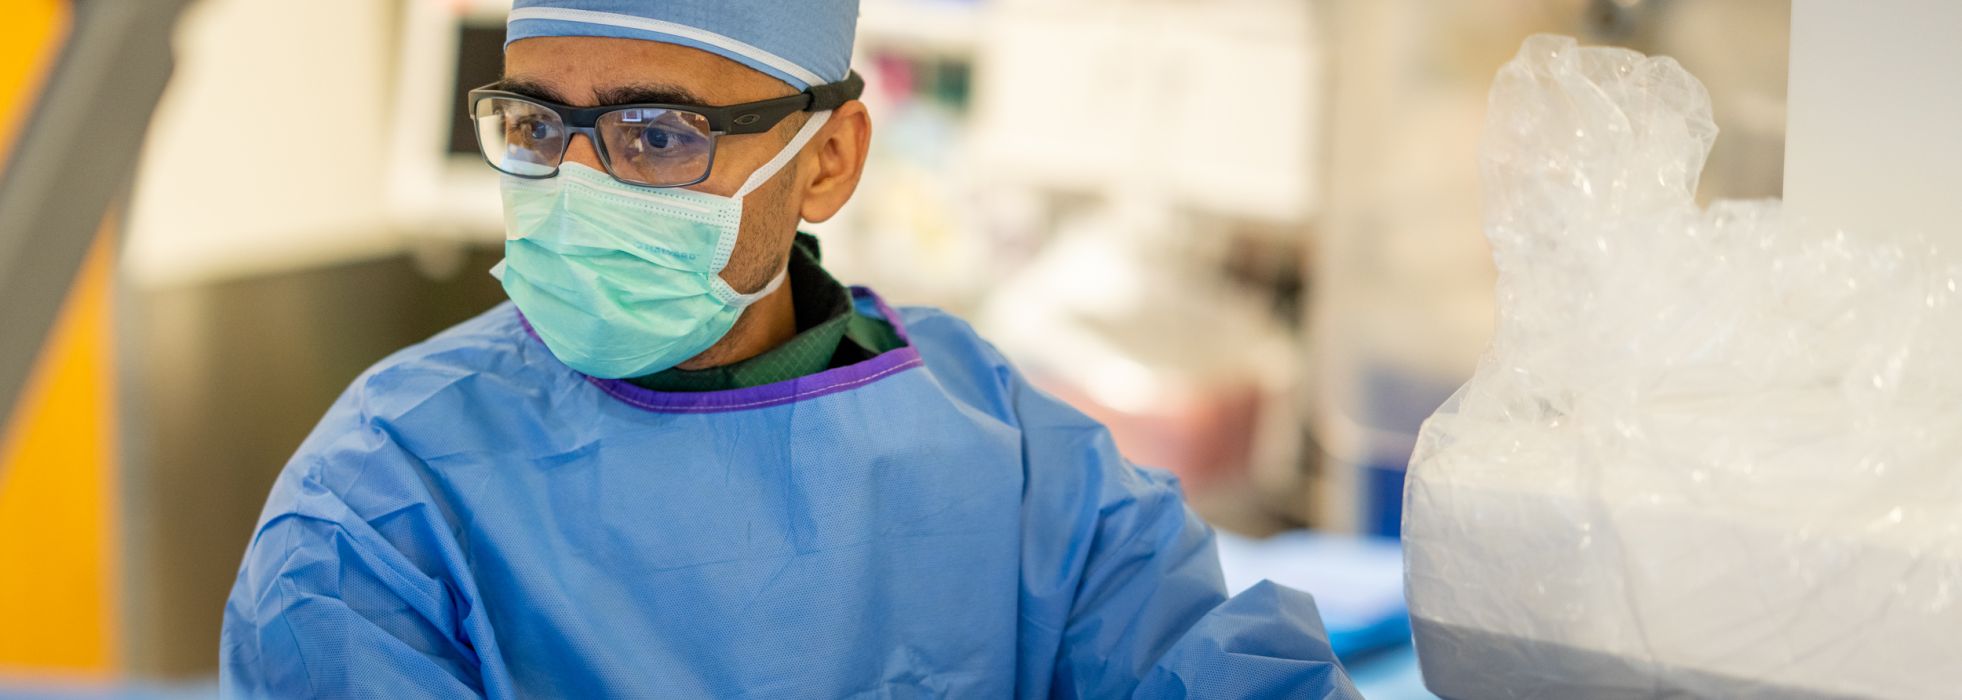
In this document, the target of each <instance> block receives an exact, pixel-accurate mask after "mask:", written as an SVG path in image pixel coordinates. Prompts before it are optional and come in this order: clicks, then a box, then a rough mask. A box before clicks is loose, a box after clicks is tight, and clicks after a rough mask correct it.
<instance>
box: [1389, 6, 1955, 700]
mask: <svg viewBox="0 0 1962 700" xmlns="http://www.w3.org/2000/svg"><path fill="white" fill-rule="evenodd" d="M1715 138H1716V127H1715V126H1714V124H1713V123H1712V121H1711V115H1710V102H1709V96H1708V95H1707V93H1705V91H1704V90H1703V87H1702V85H1701V84H1700V83H1698V82H1697V81H1696V79H1695V78H1693V77H1691V76H1690V75H1689V74H1688V73H1687V72H1686V71H1684V70H1683V69H1682V67H1681V66H1679V65H1678V64H1677V63H1676V62H1675V61H1673V60H1671V59H1668V58H1649V57H1645V56H1643V55H1641V54H1638V53H1635V52H1632V51H1627V50H1623V49H1612V48H1594V47H1588V48H1581V47H1577V46H1576V45H1575V43H1574V42H1573V40H1571V39H1565V38H1560V37H1549V36H1540V37H1534V38H1532V39H1530V40H1528V41H1527V42H1526V44H1525V46H1524V47H1523V48H1522V49H1521V50H1520V52H1519V54H1518V56H1517V57H1515V58H1514V59H1513V61H1512V62H1511V63H1509V64H1508V65H1507V66H1506V67H1505V68H1504V69H1503V70H1502V71H1501V72H1500V74H1499V76H1498V78H1497V80H1496V82H1495V83H1494V86H1493V89H1492V99H1491V110H1490V112H1489V114H1488V117H1487V125H1486V133H1485V142H1484V150H1483V154H1482V156H1481V167H1482V174H1483V177H1484V181H1485V188H1486V192H1485V197H1486V232H1487V236H1488V237H1489V238H1490V239H1491V242H1492V248H1493V256H1494V258H1495V260H1496V262H1497V266H1498V270H1499V275H1500V279H1499V284H1498V292H1499V305H1500V318H1499V327H1498V332H1497V335H1496V337H1495V339H1494V341H1493V344H1492V346H1491V347H1490V349H1489V350H1488V352H1487V354H1486V356H1485V358H1484V360H1483V361H1482V362H1481V365H1480V367H1479V369H1478V372H1477V373H1476V375H1475V376H1474V377H1473V379H1472V380H1471V381H1470V382H1469V383H1468V384H1466V385H1465V386H1464V387H1463V388H1462V389H1460V390H1459V392H1458V393H1457V395H1456V396H1455V397H1454V398H1453V399H1452V400H1451V401H1450V402H1448V403H1446V404H1445V406H1444V407H1443V408H1442V409H1440V410H1439V411H1438V413H1437V414H1436V415H1434V416H1433V417H1432V418H1431V419H1430V421H1429V422H1428V423H1426V425H1425V427H1424V431H1423V434H1422V437H1421V438H1420V440H1419V445H1418V448H1417V453H1416V455H1415V457H1414V459H1413V466H1412V471H1411V474H1410V481H1409V487H1408V493H1407V497H1406V516H1405V520H1404V536H1405V552H1406V560H1407V565H1408V576H1407V586H1408V595H1409V599H1410V604H1411V612H1412V616H1413V624H1414V627H1415V630H1416V636H1417V642H1418V651H1419V656H1420V658H1421V659H1422V662H1423V666H1424V674H1425V677H1426V682H1427V683H1428V684H1429V685H1430V687H1431V689H1432V690H1434V691H1436V692H1438V693H1439V694H1441V695H1444V696H1447V697H1454V698H1481V697H1538V698H1552V697H1560V698H1565V697H1656V696H1671V697H1678V696H1682V695H1685V694H1687V695H1691V696H1701V697H1809V696H1824V697H1836V696H1846V695H1855V696H1880V697H1935V696H1948V695H1951V694H1953V693H1954V692H1956V689H1958V688H1962V633H1958V632H1957V631H1958V630H1962V470H1958V469H1957V466H1958V462H1962V362H1958V361H1957V349H1958V348H1962V293H1958V291H1957V287H1958V284H1962V261H1959V260H1958V258H1957V256H1956V255H1955V254H1954V252H1953V251H1952V250H1943V249H1939V248H1938V247H1936V246H1934V245H1931V244H1930V243H1928V242H1927V241H1926V240H1925V239H1920V238H1914V237H1908V236H1892V237H1890V236H1888V235H1885V234H1884V233H1881V232H1844V231H1836V230H1826V229H1823V228H1820V227H1814V226H1808V225H1806V224H1805V223H1804V222H1802V221H1795V220H1793V219H1792V217H1789V216H1787V215H1786V214H1784V213H1783V211H1782V209H1781V206H1780V204H1779V203H1778V202H1776V201H1755V202H1718V203H1716V204H1714V205H1712V206H1711V207H1710V208H1708V209H1707V210H1706V209H1701V208H1699V207H1698V206H1697V205H1696V204H1695V201H1694V198H1693V193H1694V192H1695V189H1696V183H1697V177H1698V174H1699V172H1700V171H1701V169H1702V167H1703V162H1704V158H1705V156H1706V155H1707V153H1708V151H1709V148H1710V145H1711V143H1712V142H1713V140H1714V139H1715Z"/></svg>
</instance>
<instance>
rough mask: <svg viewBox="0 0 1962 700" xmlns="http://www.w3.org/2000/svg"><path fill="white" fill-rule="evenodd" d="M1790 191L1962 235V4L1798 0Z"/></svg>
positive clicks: (1851, 214)
mask: <svg viewBox="0 0 1962 700" xmlns="http://www.w3.org/2000/svg"><path fill="white" fill-rule="evenodd" d="M1791 65H1792V72H1791V85H1790V98H1789V99H1790V105H1791V107H1790V109H1791V112H1790V116H1789V117H1788V119H1789V121H1788V122H1787V127H1786V134H1787V137H1786V142H1785V153H1786V155H1785V200H1786V201H1787V202H1788V203H1789V205H1790V207H1791V209H1792V210H1793V211H1794V212H1797V213H1799V214H1801V215H1803V216H1806V217H1808V218H1810V219H1813V220H1816V221H1819V222H1820V223H1824V224H1826V225H1831V226H1838V227H1842V228H1848V229H1852V230H1857V231H1872V232H1877V233H1878V232H1885V233H1908V232H1919V233H1923V234H1929V235H1938V236H1947V237H1948V238H1949V240H1951V241H1956V242H1962V196H1958V194H1957V192H1956V188H1957V187H1958V186H1962V77H1958V73H1962V2H1955V0H1863V1H1862V2H1845V1H1844V0H1796V2H1795V3H1794V4H1793V6H1792V62H1791Z"/></svg>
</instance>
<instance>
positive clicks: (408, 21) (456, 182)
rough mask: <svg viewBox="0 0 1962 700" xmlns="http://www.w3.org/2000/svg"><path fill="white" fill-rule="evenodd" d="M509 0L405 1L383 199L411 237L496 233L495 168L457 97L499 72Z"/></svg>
mask: <svg viewBox="0 0 1962 700" xmlns="http://www.w3.org/2000/svg"><path fill="white" fill-rule="evenodd" d="M510 9H511V3H510V0H454V1H451V2H434V1H432V0H420V1H417V2H406V3H403V4H402V21H401V25H400V26H401V28H402V31H401V40H400V44H399V46H398V52H399V55H400V57H401V61H400V69H401V74H400V75H399V76H398V80H397V83H396V92H395V105H394V110H393V112H394V120H393V124H392V129H393V130H394V135H393V144H394V145H393V148H391V149H390V156H389V157H390V160H391V163H390V168H389V207H390V214H391V217H392V218H393V219H394V223H395V224H396V225H397V226H399V227H400V228H401V230H403V231H404V232H405V233H406V234H407V235H408V236H410V237H421V238H445V239H455V240H462V241H484V242H490V241H496V240H500V239H501V238H502V233H501V232H502V230H503V225H502V222H501V220H500V218H499V217H500V214H499V207H498V204H497V174H496V173H495V172H494V171H492V170H491V169H490V168H488V167H485V165H484V162H483V158H482V157H481V156H480V155H478V152H477V141H476V136H475V134H473V133H472V132H471V128H470V124H469V121H468V119H466V115H465V113H464V96H465V94H466V93H468V92H469V91H470V90H472V89H474V88H476V87H479V86H482V85H484V84H486V83H491V82H494V81H496V80H497V79H498V77H499V76H500V75H501V74H502V72H503V64H504V20H505V16H506V15H507V14H508V13H509V12H510Z"/></svg>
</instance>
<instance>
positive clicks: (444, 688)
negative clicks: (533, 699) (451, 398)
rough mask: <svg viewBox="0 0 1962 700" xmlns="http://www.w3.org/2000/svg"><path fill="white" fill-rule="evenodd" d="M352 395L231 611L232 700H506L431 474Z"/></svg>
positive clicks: (281, 487) (492, 646)
mask: <svg viewBox="0 0 1962 700" xmlns="http://www.w3.org/2000/svg"><path fill="white" fill-rule="evenodd" d="M360 405H361V395H360V393H359V392H358V391H352V390H351V391H350V392H349V393H348V394H347V395H343V396H342V398H341V399H340V400H339V401H338V402H336V404H335V406H334V407H333V408H332V409H331V410H329V411H328V413H327V415H326V417H325V418H323V419H322V420H321V423H320V425H319V427H317V428H315V430H314V433H313V435H311V436H309V437H308V438H307V441H306V443H305V444H303V445H302V446H301V447H300V450H299V453H298V454H296V455H295V456H294V458H293V461H292V463H290V464H288V465H287V467H286V470H285V471H284V472H282V473H281V474H280V477H279V480H278V482H277V483H275V484H274V485H273V489H272V493H271V494H270V495H269V496H268V497H267V499H266V509H265V512H264V514H263V515H261V517H260V525H259V530H258V532H256V533H255V534H254V535H253V537H252V542H251V544H250V546H249V547H248V548H247V550H246V553H245V560H244V562H243V563H242V564H240V566H239V572H238V579H237V581H236V582H234V583H233V585H232V593H231V597H230V599H228V600H227V601H226V603H225V621H224V627H223V633H222V639H221V642H220V651H219V654H220V665H219V681H220V689H221V691H222V692H223V694H224V695H225V696H227V697H247V698H260V697H280V698H287V697H336V698H338V697H362V698H366V697H376V698H419V697H432V698H435V697H441V698H456V697H478V696H489V697H500V696H508V695H509V692H508V691H509V688H508V683H506V682H504V681H503V680H502V679H501V674H498V673H494V672H493V673H489V674H486V673H485V672H484V669H483V667H482V663H480V662H481V661H483V660H490V661H491V662H492V663H495V659H496V658H497V644H496V639H495V637H494V635H493V634H491V632H490V629H489V623H488V621H487V620H486V619H485V618H484V615H483V613H482V612H481V611H476V610H473V609H472V608H473V605H472V602H471V601H472V600H474V598H475V589H474V586H473V585H472V583H471V581H470V579H469V577H468V576H463V575H460V573H461V572H463V570H464V564H463V563H462V562H463V557H462V554H461V548H460V547H459V546H458V545H457V543H456V541H455V540H454V537H453V533H452V532H451V529H450V526H449V524H448V522H447V521H446V520H445V518H444V516H443V514H442V513H441V512H440V509H439V508H438V507H437V506H436V505H435V504H436V502H437V500H436V499H435V498H434V497H433V496H432V494H430V493H428V490H427V489H428V485H427V484H426V483H425V481H424V480H423V479H422V478H421V477H420V476H419V475H420V474H421V470H422V465H421V463H420V462H419V461H418V460H417V459H416V458H415V456H414V455H411V454H409V453H408V452H407V451H406V450H404V449H403V448H402V447H401V446H400V445H399V444H397V443H396V442H395V440H394V439H392V437H391V434H390V432H389V431H387V430H383V429H380V428H379V427H377V426H375V425H372V424H370V421H368V420H367V419H366V418H365V417H364V414H363V412H362V411H361V410H360V409H359V406H360Z"/></svg>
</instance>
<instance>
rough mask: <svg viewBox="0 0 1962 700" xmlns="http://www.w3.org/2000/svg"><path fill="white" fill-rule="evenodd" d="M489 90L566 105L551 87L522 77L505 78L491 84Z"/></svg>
mask: <svg viewBox="0 0 1962 700" xmlns="http://www.w3.org/2000/svg"><path fill="white" fill-rule="evenodd" d="M490 89H492V90H502V91H504V92H515V93H518V94H520V95H524V96H525V97H529V98H532V99H534V100H544V101H546V102H557V103H559V104H565V103H566V101H565V96H564V95H560V94H559V91H557V90H554V89H552V88H551V86H549V85H546V84H544V83H541V82H538V81H536V80H530V79H527V78H522V77H520V78H511V77H507V78H505V79H503V80H499V81H497V82H495V83H491V85H490Z"/></svg>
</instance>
